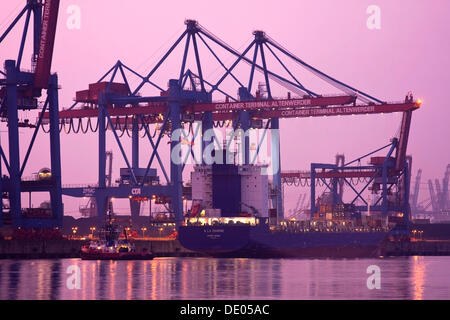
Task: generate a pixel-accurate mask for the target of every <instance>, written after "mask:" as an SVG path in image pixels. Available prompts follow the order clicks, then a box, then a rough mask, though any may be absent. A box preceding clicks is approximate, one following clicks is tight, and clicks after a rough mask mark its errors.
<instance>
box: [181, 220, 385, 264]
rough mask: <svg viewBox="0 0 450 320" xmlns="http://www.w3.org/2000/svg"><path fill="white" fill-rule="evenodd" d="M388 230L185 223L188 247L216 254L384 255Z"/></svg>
mask: <svg viewBox="0 0 450 320" xmlns="http://www.w3.org/2000/svg"><path fill="white" fill-rule="evenodd" d="M387 235H388V233H387V232H287V231H279V232H272V231H270V230H269V229H268V228H265V227H264V226H182V227H180V229H179V241H180V243H181V245H182V246H183V247H185V248H186V249H189V250H192V251H196V252H202V253H204V254H207V255H210V256H214V257H236V258H238V257H239V258H241V257H242V258H363V257H377V256H380V255H382V250H381V247H382V246H381V244H382V242H383V241H384V239H385V238H386V237H387Z"/></svg>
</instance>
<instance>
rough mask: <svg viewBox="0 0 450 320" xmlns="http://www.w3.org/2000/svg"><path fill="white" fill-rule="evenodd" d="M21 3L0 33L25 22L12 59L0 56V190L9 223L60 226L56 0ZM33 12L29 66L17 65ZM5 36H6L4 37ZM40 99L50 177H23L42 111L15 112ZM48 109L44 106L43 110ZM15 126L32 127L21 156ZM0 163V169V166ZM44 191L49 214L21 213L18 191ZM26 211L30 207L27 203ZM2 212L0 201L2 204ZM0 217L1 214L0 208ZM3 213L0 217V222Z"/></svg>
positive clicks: (35, 105) (32, 106) (33, 105)
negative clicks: (3, 133)
mask: <svg viewBox="0 0 450 320" xmlns="http://www.w3.org/2000/svg"><path fill="white" fill-rule="evenodd" d="M25 2H26V4H25V6H24V8H23V9H22V10H21V12H20V13H19V14H18V16H17V17H16V18H15V19H14V20H13V22H12V23H11V25H10V26H9V27H8V28H7V29H6V30H5V31H4V32H3V34H1V36H0V44H1V43H3V41H4V40H5V39H6V37H7V35H8V34H9V33H10V31H11V30H12V29H13V28H14V27H15V26H16V24H17V22H18V21H19V20H20V19H21V18H22V17H23V16H26V18H25V24H24V29H23V34H22V38H21V41H20V46H19V53H18V56H17V60H6V61H5V62H4V66H5V70H4V72H3V71H0V76H3V77H4V78H3V79H1V78H0V103H1V106H0V108H1V109H0V116H1V117H2V118H4V119H6V121H7V123H8V134H7V135H8V141H9V153H8V157H7V156H6V154H5V152H4V151H3V149H1V148H0V152H1V155H2V157H1V162H2V164H3V166H4V167H5V168H6V169H7V172H6V173H7V175H4V174H3V173H2V172H0V176H1V178H0V193H2V194H3V195H4V197H6V201H8V202H9V206H8V208H9V212H5V214H10V215H11V216H12V223H13V225H14V226H15V227H40V228H46V227H48V228H50V227H57V226H61V224H62V216H63V212H62V211H63V208H62V194H61V159H60V140H59V114H58V111H59V110H58V78H57V75H56V74H51V73H50V69H51V62H52V56H53V46H54V41H55V34H56V24H57V18H58V10H59V0H46V1H45V3H43V1H42V0H27V1H25ZM31 16H32V17H33V25H32V30H33V35H32V43H33V51H32V61H31V67H32V69H33V70H32V71H31V72H28V71H23V70H22V69H21V67H22V57H23V53H24V48H25V44H26V43H27V41H26V40H27V34H28V29H29V27H30V19H31ZM8 40H9V39H8ZM44 89H45V90H46V98H45V99H43V97H41V96H42V90H44ZM39 100H41V101H42V102H43V108H42V111H41V115H42V114H43V113H46V114H47V120H48V123H49V125H50V129H49V133H50V164H51V178H50V179H46V180H37V181H24V179H23V173H24V170H25V168H26V165H27V162H28V159H29V156H30V153H31V151H32V149H33V145H34V141H35V139H36V136H37V134H38V131H39V129H40V126H41V123H42V121H43V118H42V116H40V117H39V120H38V122H37V124H36V125H30V123H29V121H25V122H23V123H21V122H20V121H19V113H20V112H22V111H24V110H35V109H37V108H38V106H39V104H38V101H39ZM47 110H48V111H47ZM19 127H31V128H35V129H34V132H33V135H32V138H31V142H30V144H29V146H28V148H27V152H26V154H25V157H24V160H23V162H22V163H21V162H20V156H19V151H20V149H21V148H20V145H21V144H20V141H19ZM1 167H2V166H0V171H1ZM43 191H45V192H49V194H50V203H51V208H52V211H51V212H52V214H51V216H49V217H27V216H26V215H25V214H24V212H23V211H22V203H21V192H30V194H31V193H32V192H43ZM28 209H29V210H27V211H26V212H30V211H31V208H28ZM1 210H2V213H3V206H2V209H1ZM2 217H3V214H2ZM2 220H3V219H0V224H1V223H2Z"/></svg>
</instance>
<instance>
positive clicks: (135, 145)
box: [130, 116, 141, 221]
mask: <svg viewBox="0 0 450 320" xmlns="http://www.w3.org/2000/svg"><path fill="white" fill-rule="evenodd" d="M132 123H133V124H132V126H133V127H132V131H131V168H132V169H133V171H134V175H135V176H136V175H137V171H138V169H139V123H138V118H137V117H136V116H133V121H132ZM130 209H131V219H132V221H133V220H135V218H137V217H139V212H140V209H141V203H140V202H139V201H136V200H134V199H133V198H131V199H130Z"/></svg>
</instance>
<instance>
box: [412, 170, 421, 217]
mask: <svg viewBox="0 0 450 320" xmlns="http://www.w3.org/2000/svg"><path fill="white" fill-rule="evenodd" d="M421 178H422V169H419V170H418V171H417V177H416V184H415V185H414V194H413V196H412V204H411V207H412V208H413V209H414V210H417V201H418V200H419V190H420V180H421Z"/></svg>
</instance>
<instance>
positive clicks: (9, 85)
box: [5, 60, 22, 227]
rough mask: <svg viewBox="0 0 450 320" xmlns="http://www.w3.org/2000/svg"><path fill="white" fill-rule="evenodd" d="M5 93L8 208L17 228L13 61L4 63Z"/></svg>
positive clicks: (18, 202) (18, 201)
mask: <svg viewBox="0 0 450 320" xmlns="http://www.w3.org/2000/svg"><path fill="white" fill-rule="evenodd" d="M5 69H6V93H7V101H6V105H7V111H8V137H9V168H10V183H11V189H10V192H11V194H10V208H11V214H12V218H13V221H14V227H19V226H20V225H21V220H22V207H21V199H20V180H21V179H20V157H19V126H18V122H19V119H18V112H17V82H18V80H19V79H17V78H18V74H17V70H16V63H15V61H14V60H7V61H5Z"/></svg>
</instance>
